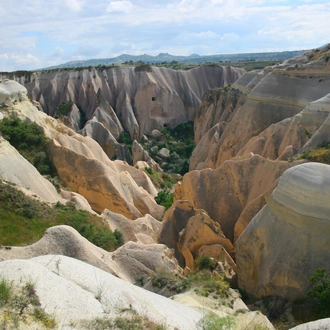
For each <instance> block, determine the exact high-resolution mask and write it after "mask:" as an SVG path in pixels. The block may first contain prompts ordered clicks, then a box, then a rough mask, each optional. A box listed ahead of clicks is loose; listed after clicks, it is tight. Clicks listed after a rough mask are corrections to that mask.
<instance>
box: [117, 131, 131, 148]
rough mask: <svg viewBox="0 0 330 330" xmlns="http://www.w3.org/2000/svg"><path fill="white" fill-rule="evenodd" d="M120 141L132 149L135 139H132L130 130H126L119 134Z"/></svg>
mask: <svg viewBox="0 0 330 330" xmlns="http://www.w3.org/2000/svg"><path fill="white" fill-rule="evenodd" d="M118 142H119V143H123V144H126V145H127V147H128V149H129V150H130V151H131V150H132V145H133V141H132V139H131V137H130V135H129V133H128V132H126V131H124V132H121V133H120V135H119V138H118Z"/></svg>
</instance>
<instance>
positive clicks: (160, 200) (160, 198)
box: [155, 189, 174, 210]
mask: <svg viewBox="0 0 330 330" xmlns="http://www.w3.org/2000/svg"><path fill="white" fill-rule="evenodd" d="M173 199H174V194H173V193H171V192H169V191H168V190H167V189H163V190H161V191H160V192H159V193H158V194H157V196H156V197H155V201H156V203H157V204H159V205H162V206H164V207H165V210H168V209H169V208H170V207H171V206H172V204H173Z"/></svg>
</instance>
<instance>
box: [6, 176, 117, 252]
mask: <svg viewBox="0 0 330 330" xmlns="http://www.w3.org/2000/svg"><path fill="white" fill-rule="evenodd" d="M56 225H68V226H71V227H73V228H75V229H76V230H77V231H78V232H79V233H80V234H81V235H82V236H84V237H85V238H86V239H88V240H89V241H90V242H92V243H93V244H95V245H97V246H99V247H101V248H103V249H105V250H107V251H113V250H115V249H116V248H117V247H118V246H120V245H122V244H123V236H122V234H121V232H120V231H118V230H116V231H114V232H112V231H111V230H110V228H109V226H108V225H107V224H106V223H105V222H104V221H103V219H101V218H100V217H98V216H96V215H94V214H91V213H89V212H87V211H83V210H76V208H75V206H74V205H73V204H71V203H68V204H66V205H63V204H61V203H57V204H56V205H55V206H53V207H50V206H49V205H48V204H46V203H43V202H39V201H36V200H34V199H32V198H30V197H28V196H26V195H25V194H24V193H22V192H21V191H19V190H17V189H15V187H14V186H11V185H9V184H6V183H4V182H0V232H1V236H0V244H1V245H18V246H19V245H28V244H32V243H34V242H36V241H37V240H38V239H40V238H41V237H42V236H43V234H44V232H45V230H46V229H47V228H49V227H52V226H56Z"/></svg>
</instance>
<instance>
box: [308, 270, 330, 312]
mask: <svg viewBox="0 0 330 330" xmlns="http://www.w3.org/2000/svg"><path fill="white" fill-rule="evenodd" d="M310 283H311V289H310V290H309V292H308V296H309V297H310V298H312V299H315V300H316V302H317V308H318V315H319V317H329V316H330V277H329V274H328V273H327V271H326V270H325V269H324V268H318V269H316V270H315V272H314V274H313V275H312V276H310Z"/></svg>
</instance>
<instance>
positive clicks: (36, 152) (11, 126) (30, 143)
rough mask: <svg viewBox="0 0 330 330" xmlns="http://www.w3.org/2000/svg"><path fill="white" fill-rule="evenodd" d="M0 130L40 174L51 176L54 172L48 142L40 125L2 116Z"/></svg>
mask: <svg viewBox="0 0 330 330" xmlns="http://www.w3.org/2000/svg"><path fill="white" fill-rule="evenodd" d="M0 132H1V134H2V136H3V137H4V138H5V139H6V140H7V141H8V142H9V143H10V144H11V145H12V146H13V147H15V148H16V149H17V151H18V152H19V153H20V154H21V155H22V156H23V157H24V158H25V159H27V160H28V161H29V162H30V163H31V164H33V165H34V166H35V167H36V169H37V170H38V171H39V172H40V173H41V174H43V175H52V176H54V175H55V174H56V170H55V167H54V166H53V163H52V161H51V159H50V156H49V153H48V143H49V142H48V140H47V139H46V137H45V135H44V132H43V129H42V128H41V127H40V126H38V125H37V124H36V123H34V122H24V121H22V120H21V119H19V118H14V119H9V118H4V119H3V120H2V121H1V122H0Z"/></svg>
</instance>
